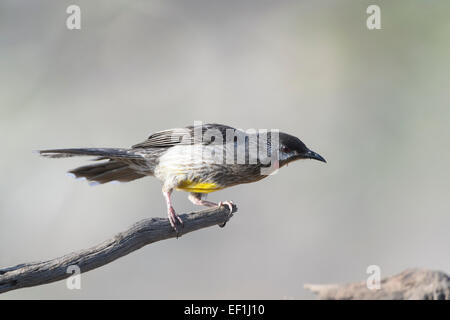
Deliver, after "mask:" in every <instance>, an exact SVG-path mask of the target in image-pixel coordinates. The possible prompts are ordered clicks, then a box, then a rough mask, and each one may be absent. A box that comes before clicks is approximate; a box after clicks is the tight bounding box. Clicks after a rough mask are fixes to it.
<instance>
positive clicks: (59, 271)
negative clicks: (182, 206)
mask: <svg viewBox="0 0 450 320" xmlns="http://www.w3.org/2000/svg"><path fill="white" fill-rule="evenodd" d="M236 211H237V208H236V206H233V211H232V212H230V211H229V209H228V208H227V207H226V206H223V207H219V208H212V209H207V210H204V211H200V212H194V213H190V214H182V215H180V217H181V218H182V219H183V222H184V226H183V228H182V229H181V230H180V235H184V234H186V233H189V232H192V231H195V230H199V229H203V228H207V227H211V226H214V225H220V224H223V223H224V222H226V221H228V220H229V219H230V218H231V217H232V216H233V213H234V212H236ZM175 237H177V233H176V232H175V231H174V230H173V228H172V227H171V226H170V223H169V220H168V219H163V218H151V219H144V220H141V221H139V222H137V223H135V224H134V225H132V226H131V227H130V228H129V229H128V230H126V231H124V232H121V233H118V234H116V235H115V236H114V237H113V238H111V239H109V240H106V241H104V242H103V243H101V244H99V245H97V246H94V247H91V248H89V249H85V250H81V251H78V252H73V253H70V254H67V255H65V256H62V257H59V258H56V259H52V260H48V261H41V262H33V263H23V264H19V265H17V266H14V267H9V268H3V269H0V293H3V292H7V291H10V290H15V289H19V288H24V287H33V286H38V285H42V284H46V283H50V282H54V281H58V280H62V279H64V278H67V277H69V276H70V275H71V274H70V273H67V270H68V267H69V266H73V265H76V266H78V267H79V268H80V271H81V272H82V273H83V272H87V271H90V270H93V269H95V268H98V267H101V266H103V265H105V264H108V263H110V262H112V261H114V260H116V259H118V258H120V257H123V256H125V255H127V254H129V253H131V252H133V251H135V250H138V249H139V248H142V247H143V246H145V245H148V244H150V243H153V242H156V241H160V240H165V239H169V238H175Z"/></svg>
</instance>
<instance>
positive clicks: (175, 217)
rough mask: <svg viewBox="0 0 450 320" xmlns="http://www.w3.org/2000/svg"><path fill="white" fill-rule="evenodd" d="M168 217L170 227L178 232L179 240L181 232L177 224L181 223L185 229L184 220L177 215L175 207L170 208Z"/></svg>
mask: <svg viewBox="0 0 450 320" xmlns="http://www.w3.org/2000/svg"><path fill="white" fill-rule="evenodd" d="M167 215H168V217H169V222H170V225H171V226H172V228H173V229H174V230H175V231H176V233H177V238H178V237H179V234H180V232H179V230H178V228H177V223H180V224H181V227H183V226H184V223H183V220H181V218H180V217H179V216H178V215H177V214H176V212H175V209H174V208H173V207H169V209H168V210H167Z"/></svg>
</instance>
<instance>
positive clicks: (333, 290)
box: [305, 269, 450, 300]
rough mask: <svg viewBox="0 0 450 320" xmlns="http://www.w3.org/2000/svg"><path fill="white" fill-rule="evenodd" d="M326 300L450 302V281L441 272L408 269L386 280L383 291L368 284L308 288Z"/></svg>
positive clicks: (382, 282)
mask: <svg viewBox="0 0 450 320" xmlns="http://www.w3.org/2000/svg"><path fill="white" fill-rule="evenodd" d="M305 289H308V290H311V291H312V292H314V293H316V294H317V296H318V298H319V299H322V300H449V299H450V277H449V276H448V275H447V274H445V273H444V272H441V271H432V270H426V269H408V270H405V271H403V272H402V273H399V274H397V275H395V276H392V277H388V278H385V279H382V280H381V282H380V288H379V289H369V288H368V287H367V284H366V282H365V281H362V282H356V283H349V284H306V285H305Z"/></svg>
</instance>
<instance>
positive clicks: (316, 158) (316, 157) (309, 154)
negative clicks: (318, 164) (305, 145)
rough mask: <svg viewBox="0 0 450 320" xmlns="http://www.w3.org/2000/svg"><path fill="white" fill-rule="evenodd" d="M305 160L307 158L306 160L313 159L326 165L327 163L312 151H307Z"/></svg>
mask: <svg viewBox="0 0 450 320" xmlns="http://www.w3.org/2000/svg"><path fill="white" fill-rule="evenodd" d="M306 158H308V159H314V160H318V161H322V162H325V163H327V161H326V160H325V159H324V158H323V157H322V156H321V155H320V154H318V153H315V152H314V151H312V150H309V151H308V152H307V153H306Z"/></svg>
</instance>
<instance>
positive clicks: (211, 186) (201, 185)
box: [177, 180, 223, 193]
mask: <svg viewBox="0 0 450 320" xmlns="http://www.w3.org/2000/svg"><path fill="white" fill-rule="evenodd" d="M177 189H179V190H183V191H188V192H198V193H210V192H214V191H217V190H220V189H223V188H221V187H219V186H217V185H216V184H215V183H212V182H195V181H191V180H183V181H181V182H180V183H179V184H178V186H177Z"/></svg>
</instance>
